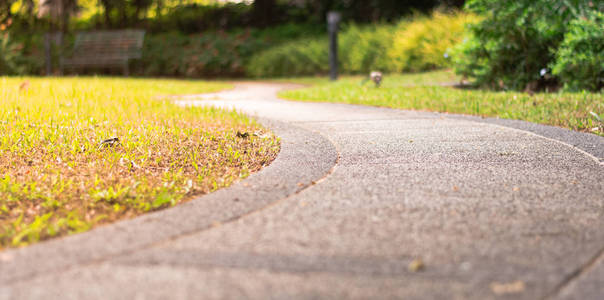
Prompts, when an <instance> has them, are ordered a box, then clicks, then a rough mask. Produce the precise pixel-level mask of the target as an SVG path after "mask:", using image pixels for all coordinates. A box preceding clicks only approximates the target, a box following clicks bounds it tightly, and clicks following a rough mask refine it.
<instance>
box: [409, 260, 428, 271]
mask: <svg viewBox="0 0 604 300" xmlns="http://www.w3.org/2000/svg"><path fill="white" fill-rule="evenodd" d="M425 267H426V266H425V265H424V261H423V260H422V259H421V258H416V259H414V260H413V261H411V263H409V271H410V272H419V271H421V270H423V269H424V268H425Z"/></svg>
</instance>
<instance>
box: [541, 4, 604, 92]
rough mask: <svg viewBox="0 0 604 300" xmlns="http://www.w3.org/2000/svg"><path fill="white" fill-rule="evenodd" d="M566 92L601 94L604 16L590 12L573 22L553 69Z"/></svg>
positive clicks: (603, 61)
mask: <svg viewBox="0 0 604 300" xmlns="http://www.w3.org/2000/svg"><path fill="white" fill-rule="evenodd" d="M552 69H553V73H554V75H556V76H559V77H560V79H561V80H562V82H564V87H565V89H567V90H574V91H576V90H592V91H598V90H600V89H602V87H604V14H603V13H602V12H597V11H592V12H589V13H588V15H587V17H585V18H578V19H575V20H573V21H572V22H571V23H570V25H569V28H568V31H567V32H566V34H565V35H564V41H563V42H562V44H561V45H560V48H559V49H558V51H557V53H556V61H555V63H554V64H553V66H552Z"/></svg>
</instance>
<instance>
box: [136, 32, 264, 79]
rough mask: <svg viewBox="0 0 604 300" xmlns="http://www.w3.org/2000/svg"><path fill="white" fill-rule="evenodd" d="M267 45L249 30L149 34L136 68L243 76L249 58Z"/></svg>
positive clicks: (166, 73) (155, 73) (192, 74)
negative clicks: (229, 32) (187, 33)
mask: <svg viewBox="0 0 604 300" xmlns="http://www.w3.org/2000/svg"><path fill="white" fill-rule="evenodd" d="M263 45H264V43H263V42H262V41H261V40H258V39H254V38H251V37H250V34H249V32H241V33H238V34H227V33H224V32H207V33H203V34H196V35H190V36H186V35H182V34H179V33H168V34H160V35H148V36H147V37H146V38H145V44H144V48H143V57H142V59H141V60H140V61H138V62H137V63H136V68H135V69H136V73H138V74H141V75H146V76H186V77H208V76H241V75H243V74H244V66H245V64H246V63H247V59H248V58H249V57H250V56H251V55H252V53H253V52H255V51H257V49H260V48H262V47H263Z"/></svg>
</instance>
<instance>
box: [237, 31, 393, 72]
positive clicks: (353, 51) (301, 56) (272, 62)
mask: <svg viewBox="0 0 604 300" xmlns="http://www.w3.org/2000/svg"><path fill="white" fill-rule="evenodd" d="M392 34H393V26H391V25H371V26H365V27H361V26H357V25H354V24H351V25H348V26H346V27H345V28H344V29H343V30H342V31H341V33H340V34H339V42H338V59H339V63H340V65H339V68H340V71H341V72H343V73H348V74H359V73H362V74H366V73H369V72H370V71H372V70H381V71H384V72H388V71H392V70H393V68H392V63H391V62H390V61H389V57H388V49H389V48H390V46H391V44H392ZM328 45H329V44H328V41H327V39H326V38H306V39H302V40H296V41H292V42H289V43H285V44H283V45H281V46H276V47H273V48H270V49H268V50H265V51H262V52H260V53H258V54H256V55H254V56H253V57H252V59H251V60H250V63H249V64H248V65H247V74H248V75H250V76H254V77H275V76H300V75H320V74H325V73H327V72H328V71H329V61H328V59H329V57H328Z"/></svg>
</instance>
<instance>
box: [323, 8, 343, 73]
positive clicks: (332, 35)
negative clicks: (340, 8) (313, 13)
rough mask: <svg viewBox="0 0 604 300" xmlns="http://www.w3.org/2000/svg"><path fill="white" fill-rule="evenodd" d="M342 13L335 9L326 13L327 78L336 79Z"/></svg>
mask: <svg viewBox="0 0 604 300" xmlns="http://www.w3.org/2000/svg"><path fill="white" fill-rule="evenodd" d="M341 20H342V15H341V14H340V13H339V12H336V11H330V12H328V13H327V31H328V32H329V78H330V79H331V80H337V79H338V27H339V25H340V21H341Z"/></svg>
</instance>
